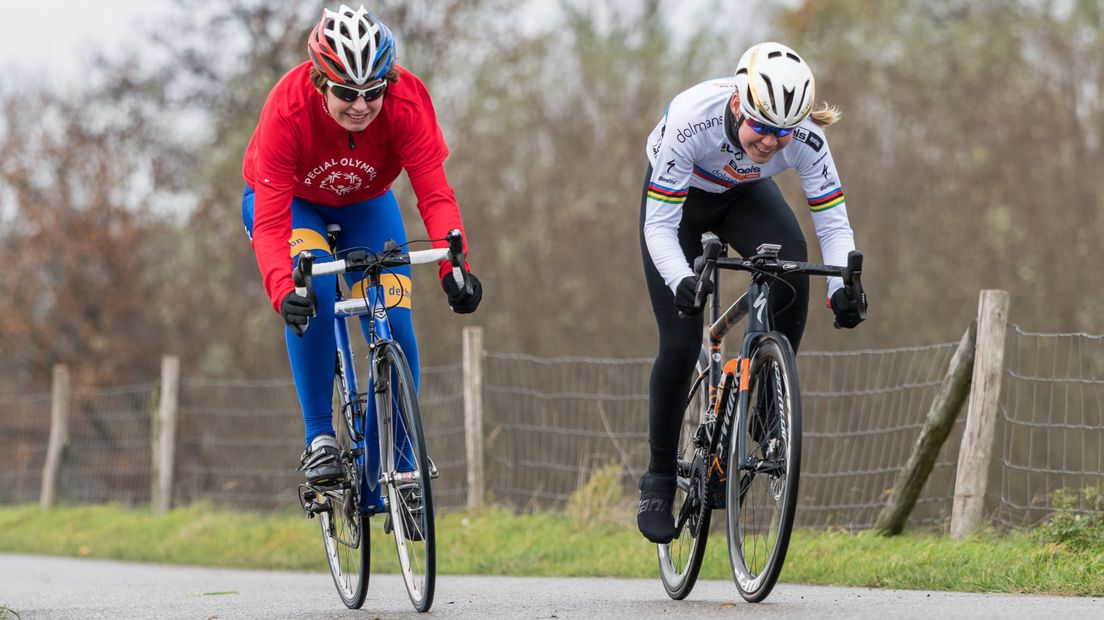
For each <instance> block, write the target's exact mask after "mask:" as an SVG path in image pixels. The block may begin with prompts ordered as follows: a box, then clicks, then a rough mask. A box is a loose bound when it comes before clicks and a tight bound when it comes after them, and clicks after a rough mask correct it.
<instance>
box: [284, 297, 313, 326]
mask: <svg viewBox="0 0 1104 620" xmlns="http://www.w3.org/2000/svg"><path fill="white" fill-rule="evenodd" d="M280 316H281V317H283V319H284V322H285V323H287V326H288V327H289V328H291V331H293V332H294V333H295V335H296V336H302V335H303V332H304V331H306V329H307V322H308V321H310V318H311V317H312V316H314V293H311V292H309V291H308V292H307V295H306V296H305V297H304V296H303V295H300V294H299V293H296V292H295V291H291V292H290V293H288V294H287V295H284V298H283V300H281V301H280Z"/></svg>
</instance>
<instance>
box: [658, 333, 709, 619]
mask: <svg viewBox="0 0 1104 620" xmlns="http://www.w3.org/2000/svg"><path fill="white" fill-rule="evenodd" d="M708 407H709V358H708V350H707V349H706V348H705V347H702V350H701V353H700V355H699V357H698V364H697V369H696V372H695V373H694V379H693V382H692V383H691V387H690V395H689V396H688V397H687V399H686V410H685V412H684V413H683V418H682V427H681V431H680V432H679V443H678V446H679V449H678V450H679V451H678V465H677V467H678V472H677V474H678V476H677V483H678V487H677V489H676V490H675V501H674V506H675V526H676V527H677V528H678V532H679V534H678V538H676V539H674V540H672V541H671V542H670V543H668V544H666V545H658V550H659V551H658V554H659V578H660V581H662V582H663V588H664V589H665V590H666V591H667V595H668V596H670V597H671V598H672V599H674V600H676V601H681V600H682V599H684V598H686V596H687V595H688V594H690V591H691V590H693V589H694V584H695V583H697V581H698V572H699V571H700V570H701V564H702V558H703V557H704V555H705V543H706V540H707V539H708V538H709V521H710V515H711V514H712V513H711V512H710V509H709V506H708V503H707V502H706V501H705V463H704V458H703V455H704V452H705V451H704V450H700V449H698V447H697V445H696V444H695V442H694V437H695V435H696V433H697V430H698V426H699V425H700V424H701V423H702V422H704V421H705V414H706V411H707V409H708Z"/></svg>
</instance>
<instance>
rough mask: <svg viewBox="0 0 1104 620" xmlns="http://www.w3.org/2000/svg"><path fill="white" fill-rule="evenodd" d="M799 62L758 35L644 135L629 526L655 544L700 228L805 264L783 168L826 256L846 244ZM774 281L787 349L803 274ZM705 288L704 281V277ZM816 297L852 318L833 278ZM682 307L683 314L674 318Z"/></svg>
mask: <svg viewBox="0 0 1104 620" xmlns="http://www.w3.org/2000/svg"><path fill="white" fill-rule="evenodd" d="M814 96H815V88H814V80H813V74H812V71H811V70H810V69H809V66H808V64H806V63H805V61H804V60H803V59H802V58H801V57H800V56H799V55H798V54H797V53H796V52H794V51H793V50H792V49H790V48H789V47H786V46H785V45H781V44H779V43H773V42H767V43H760V44H758V45H754V46H752V47H751V48H750V49H748V50H747V52H745V53H744V55H743V56H742V57H741V58H740V62H739V63H738V64H737V68H736V74H735V76H733V77H731V78H724V79H715V80H710V81H707V82H703V83H701V84H698V85H697V86H693V87H691V88H689V89H687V90H685V91H683V92H681V93H679V94H678V95H677V96H676V97H675V98H674V99H673V100H672V101H671V103H670V105H669V106H668V107H667V111H666V113H665V114H664V116H663V118H662V119H660V121H659V124H658V125H656V127H655V129H654V130H653V131H652V133H651V135H650V136H649V137H648V143H647V155H648V161H649V162H650V166H649V168H648V172H647V178H646V180H645V187H644V195H643V197H642V199H641V214H640V221H641V233H640V241H641V253H642V254H643V258H644V275H645V279H646V280H647V283H648V292H649V295H650V296H651V300H652V308H653V311H654V313H655V317H656V323H657V325H658V327H659V353H658V355H657V356H656V361H655V365H654V366H653V367H652V375H651V381H650V386H649V414H648V415H649V420H648V422H649V444H650V448H651V458H650V463H649V465H648V470H647V471H646V472H645V473H644V475H643V476H642V477H641V479H640V505H639V511H638V513H637V525H638V527H639V528H640V531H641V533H643V534H644V536H645V537H647V538H648V539H649V540H651V541H653V542H657V543H666V542H669V541H670V540H671V538H672V536H673V535H674V518H673V516H672V514H671V509H672V505H671V504H672V501H673V499H674V493H675V465H676V449H677V442H678V435H679V427H680V426H681V424H682V412H683V409H684V405H685V402H683V401H684V400H685V398H686V394H687V393H688V391H689V389H690V375H691V371H692V370H693V367H694V363H695V361H696V360H697V357H698V351H699V349H700V346H701V335H702V328H703V323H702V321H703V319H702V310H703V308H702V307H701V306H699V305H695V303H694V301H695V299H694V297H695V292H696V288H697V285H698V282H697V278H696V277H695V276H694V271H693V269H692V267H691V265H692V264H693V261H694V258H696V257H698V256H700V255H701V253H702V247H701V235H702V233H704V232H713V233H716V234H717V235H718V236H719V237H721V238H722V239H724V240H725V241H727V242H728V243H729V245H731V247H732V248H733V249H734V250H736V252H738V253H739V254H740V255H741V256H744V257H749V256H752V255H753V254H754V253H755V248H756V247H758V246H759V244H761V243H777V244H781V246H782V252H781V254H780V256H781V258H783V259H786V260H796V261H805V260H808V251H807V246H806V243H805V239H804V236H803V235H802V233H801V228H800V226H798V223H797V219H796V217H795V216H794V214H793V211H792V210H791V209H790V208H789V206H788V205H787V204H786V201H785V200H784V199H783V198H782V194H781V192H780V191H779V190H778V187H777V185H775V183H774V181H773V180H771V177H772V176H774V175H776V174H778V173H779V172H782V171H784V170H786V169H788V168H792V169H794V170H795V171H796V172H797V174H798V176H799V177H800V178H801V184H802V186H803V187H804V189H805V196H806V199H807V201H808V205H809V210H810V212H811V213H812V218H813V224H814V226H815V228H816V234H817V238H818V239H819V241H820V249H821V254H822V256H823V259H824V262H825V263H827V264H832V265H844V264H846V262H847V253H848V252H849V251H851V250H854V249H855V242H854V234H853V232H852V230H851V224H850V223H849V221H848V219H847V206H846V204H845V203H844V196H843V187H842V185H841V184H840V180H839V175H838V174H837V173H836V165H835V162H833V161H832V154H831V151H830V150H829V149H828V141H827V140H826V139H825V137H824V132H823V129H822V128H823V127H826V126H828V125H830V124H832V123H834V122H835V121H836V120H837V119H838V118H839V111H838V110H837V109H836V108H834V107H829V106H828V105H827V104H824V105H822V106H821V107H820V108H818V109H817V110H813V105H814ZM784 281H785V282H786V283H787V284H788V286H786V285H782V286H775V287H773V288H772V293H771V294H772V299H771V307H773V308H780V309H781V310H780V311H778V312H777V313H776V314H775V316H774V325H775V328H776V329H778V330H779V331H781V332H782V333H783V334H784V335H785V336H786V337H787V338H788V339H789V341H790V344H791V345H792V346H793V348H794V350H795V351H796V350H797V348H798V346H799V345H800V344H801V335H802V333H803V332H804V330H805V318H806V315H807V313H808V305H809V301H808V300H809V282H808V276H787V277H785V278H784ZM705 285H706V287H707V290H710V292H711V284H710V283H708V282H706V283H705ZM826 303H827V305H828V307H829V308H831V309H832V310H833V312H834V313H835V315H836V320H837V322H838V323H839V324H840V325H841V326H843V327H848V328H853V327H855V326H856V325H858V324H859V323H860V322H861V320H862V319H861V318H859V314H858V304H857V303H856V301H855V300H854V299H852V298H851V296H850V294H849V292H848V291H847V290H846V289H844V288H843V282H842V281H841V280H840V278H829V279H828V296H827V299H826ZM680 310H681V311H682V312H683V313H684V315H688V316H687V318H680V317H679V315H678V313H679V311H680Z"/></svg>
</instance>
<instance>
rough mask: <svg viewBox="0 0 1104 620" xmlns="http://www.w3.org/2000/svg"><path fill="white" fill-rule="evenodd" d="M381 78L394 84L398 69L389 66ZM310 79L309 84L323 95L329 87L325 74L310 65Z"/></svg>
mask: <svg viewBox="0 0 1104 620" xmlns="http://www.w3.org/2000/svg"><path fill="white" fill-rule="evenodd" d="M383 79H385V80H387V81H388V82H391V83H392V84H394V83H395V82H398V81H399V70H398V69H396V68H395V67H391V69H389V70H388V71H387V75H385V76H383ZM310 81H311V84H313V85H314V88H315V89H316V90H318V92H320V93H322V94H323V95H325V94H326V89H327V88H329V87H330V85H329V84H327V83H326V82H327V81H329V78H327V77H326V76H325V75H323V74H322V72H321V71H319V70H318V68H317V67H315V66H313V65H311V68H310Z"/></svg>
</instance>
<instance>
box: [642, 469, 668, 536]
mask: <svg viewBox="0 0 1104 620" xmlns="http://www.w3.org/2000/svg"><path fill="white" fill-rule="evenodd" d="M676 484H677V482H676V479H675V474H657V473H655V472H653V471H652V470H650V469H649V470H648V471H646V472H644V475H643V476H641V477H640V507H639V509H638V510H637V512H636V527H638V528H640V533H641V534H643V535H644V538H647V539H648V540H650V541H652V542H654V543H656V544H660V545H665V544H667V543H669V542H671V540H672V539H674V537H675V517H674V516H673V515H672V514H671V510H672V508H673V507H674V502H675V486H676Z"/></svg>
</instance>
